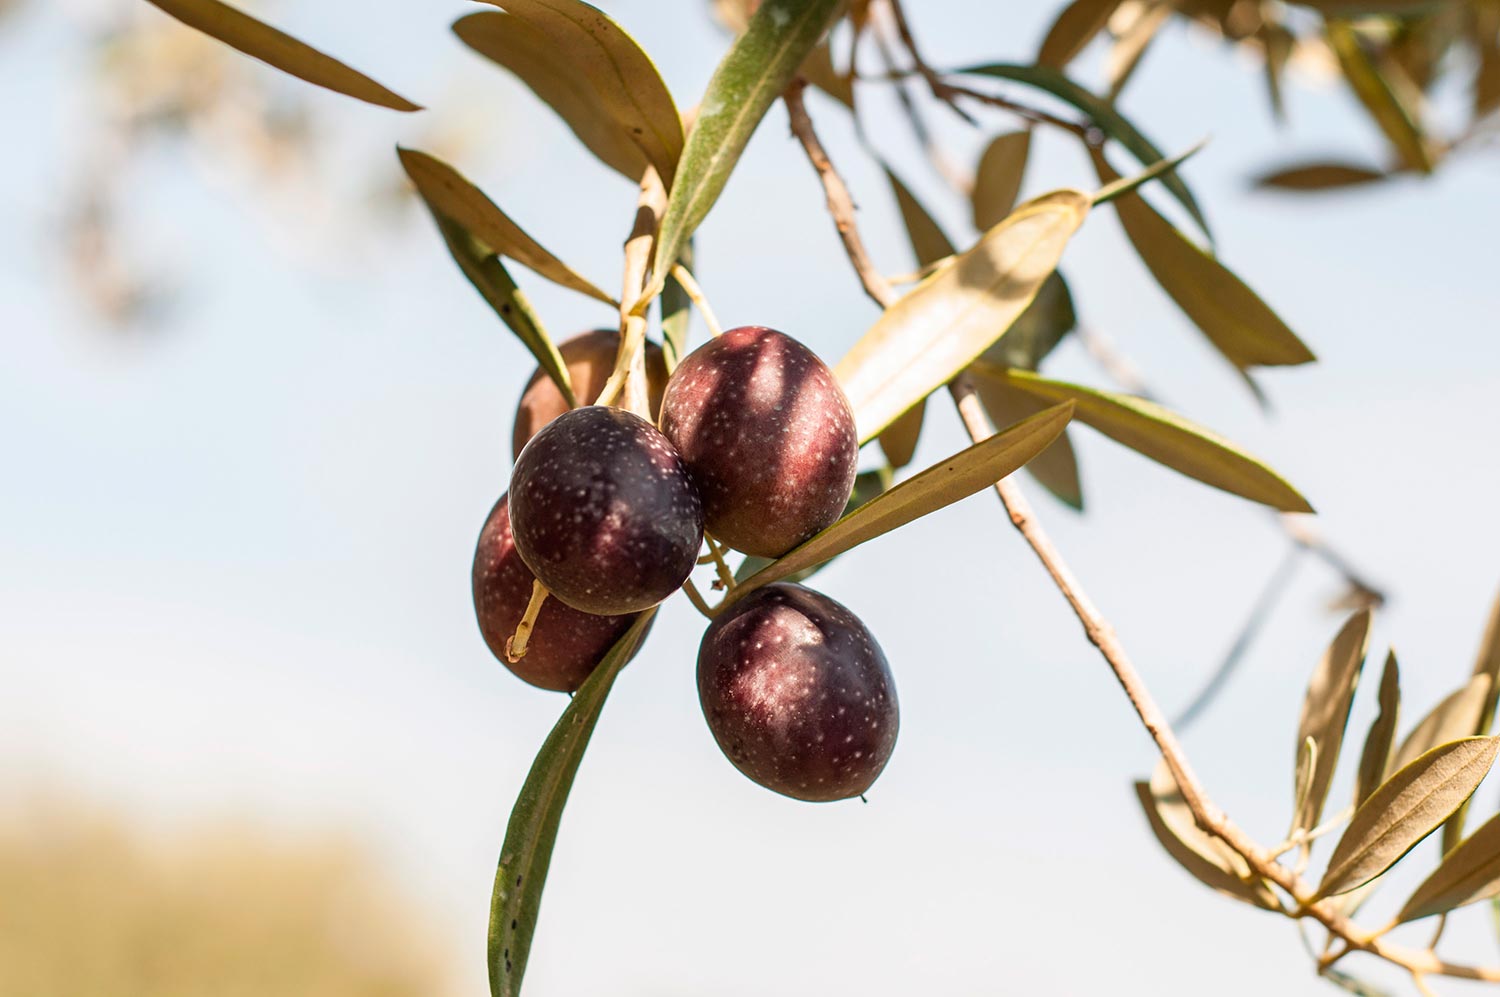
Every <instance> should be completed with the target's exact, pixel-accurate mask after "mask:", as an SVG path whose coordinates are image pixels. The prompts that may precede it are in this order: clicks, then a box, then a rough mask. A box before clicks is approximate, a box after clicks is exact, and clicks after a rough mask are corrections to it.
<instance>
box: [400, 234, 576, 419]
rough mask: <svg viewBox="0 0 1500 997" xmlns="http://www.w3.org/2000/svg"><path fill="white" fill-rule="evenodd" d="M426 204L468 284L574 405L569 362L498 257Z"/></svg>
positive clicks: (569, 402) (564, 396)
mask: <svg viewBox="0 0 1500 997" xmlns="http://www.w3.org/2000/svg"><path fill="white" fill-rule="evenodd" d="M428 207H429V209H430V210H431V211H432V217H433V220H434V221H436V222H437V226H438V231H439V232H440V233H442V236H443V242H444V243H446V244H447V246H448V252H449V253H451V254H452V255H453V261H454V262H455V263H457V264H458V268H459V269H460V270H462V271H463V273H464V276H465V277H467V278H469V283H471V284H473V285H474V289H475V290H477V291H478V292H479V293H480V295H481V296H482V297H483V298H484V300H485V301H486V302H488V303H489V306H490V307H491V308H493V309H494V310H495V314H496V315H499V316H500V320H501V321H502V322H504V323H505V324H506V325H507V326H509V327H510V331H511V332H514V333H515V334H516V338H518V339H520V340H521V343H522V345H524V346H525V347H526V349H527V350H529V351H531V355H532V356H533V357H534V358H535V359H536V362H537V366H539V367H541V369H542V370H544V371H546V372H547V376H548V377H550V378H551V379H552V383H553V384H555V385H557V390H558V391H560V392H562V396H563V398H565V399H566V400H567V402H568V404H569V405H577V404H578V399H577V397H576V396H575V395H574V394H573V383H572V380H571V378H570V377H569V376H568V365H567V364H566V363H565V362H564V361H563V358H562V354H561V353H559V352H558V350H557V346H556V345H555V344H554V343H553V342H552V337H551V336H549V335H547V330H546V329H544V328H542V322H541V319H539V318H537V315H536V313H535V312H534V311H532V309H531V303H530V302H529V301H527V300H526V296H525V295H524V294H522V293H521V289H520V288H518V287H517V286H516V282H515V281H514V280H512V279H511V276H510V274H509V273H508V272H507V271H506V269H505V265H504V264H502V263H501V262H500V258H499V257H498V256H496V255H495V254H494V253H492V252H490V250H489V247H487V246H485V245H484V244H483V243H481V242H480V241H479V240H477V239H475V238H474V236H473V235H471V234H470V233H469V231H468V229H466V228H464V227H463V226H462V225H460V224H458V223H457V222H455V221H453V220H452V219H451V218H446V217H444V216H443V214H442V213H441V212H439V211H438V210H437V209H435V208H432V206H431V205H429V206H428Z"/></svg>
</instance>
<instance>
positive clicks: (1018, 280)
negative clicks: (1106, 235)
mask: <svg viewBox="0 0 1500 997" xmlns="http://www.w3.org/2000/svg"><path fill="white" fill-rule="evenodd" d="M1088 210H1089V201H1088V195H1087V194H1084V193H1082V192H1081V191H1076V190H1060V191H1054V192H1053V193H1050V194H1044V195H1042V196H1041V197H1038V198H1036V199H1034V200H1031V201H1028V202H1027V203H1025V204H1023V205H1022V206H1021V207H1019V208H1017V209H1016V210H1015V212H1013V213H1012V214H1011V215H1010V217H1008V218H1007V219H1006V220H1005V221H1004V222H1002V223H1001V224H999V225H997V226H995V227H994V228H992V229H990V230H989V231H988V232H986V233H985V234H984V235H983V236H981V237H980V239H979V241H978V242H977V243H975V244H974V246H973V247H972V248H970V249H968V250H967V251H965V252H963V253H961V254H959V255H958V256H957V257H955V258H954V260H953V262H952V263H950V264H948V265H947V266H945V267H943V268H942V269H940V270H938V271H937V272H935V273H933V274H931V275H930V276H928V277H927V278H926V279H925V280H923V281H922V282H921V283H920V284H918V285H917V286H916V287H914V288H912V289H911V290H910V291H908V292H907V293H906V294H905V295H904V296H902V298H901V299H900V300H898V301H897V302H896V303H895V304H893V305H892V306H891V307H889V308H887V309H886V310H885V313H884V314H882V315H881V316H880V318H879V319H878V320H877V321H876V323H875V325H874V326H872V327H871V328H870V331H869V332H867V333H865V335H864V336H863V337H862V338H861V339H860V340H859V342H857V343H855V344H854V347H853V349H851V350H850V351H849V352H848V353H847V354H846V355H845V356H844V358H843V359H842V360H840V361H839V363H838V366H837V367H836V368H835V369H834V372H835V373H836V374H837V375H838V378H839V382H840V383H841V384H842V385H843V387H844V391H845V393H846V394H847V395H848V396H849V402H850V404H851V405H852V406H853V408H854V417H855V422H856V423H857V424H858V427H859V438H860V442H862V443H863V442H866V441H868V440H871V439H873V438H875V437H876V436H878V435H879V434H880V433H881V431H882V430H884V429H885V428H886V427H887V426H889V425H890V424H891V423H892V422H894V421H895V420H896V419H897V418H898V417H899V416H900V415H901V414H902V413H903V412H905V411H906V410H907V409H909V408H911V407H912V406H913V405H915V404H916V403H917V402H919V401H921V400H922V399H923V398H926V397H927V396H928V395H929V394H931V393H932V392H933V391H935V390H937V389H938V388H939V387H941V386H942V385H944V384H947V383H948V382H949V381H950V380H952V379H953V378H954V377H955V376H956V375H957V374H958V373H959V372H960V371H962V370H963V369H964V368H965V367H967V366H968V365H969V363H970V362H972V361H973V360H974V359H975V358H976V357H978V356H979V355H980V354H981V353H983V352H984V350H985V349H986V348H987V347H988V346H989V345H990V344H991V343H993V342H995V341H996V340H997V339H999V338H1000V337H1001V336H1002V335H1003V334H1004V333H1005V331H1006V330H1007V329H1008V328H1009V327H1010V325H1011V323H1012V322H1014V321H1015V320H1016V318H1017V317H1019V316H1020V315H1021V313H1022V312H1024V311H1025V310H1026V307H1027V306H1028V305H1029V304H1031V301H1032V299H1033V298H1034V297H1035V296H1036V294H1037V291H1038V289H1040V287H1041V286H1042V284H1043V282H1045V281H1046V279H1047V276H1048V275H1049V274H1050V273H1052V271H1053V269H1054V268H1056V266H1057V261H1058V259H1059V258H1060V257H1061V256H1062V251H1063V248H1064V247H1065V246H1066V245H1067V242H1068V239H1069V238H1070V237H1071V236H1072V235H1073V233H1074V232H1075V231H1077V229H1078V226H1079V225H1081V224H1082V223H1083V219H1084V217H1085V216H1086V215H1087V214H1088Z"/></svg>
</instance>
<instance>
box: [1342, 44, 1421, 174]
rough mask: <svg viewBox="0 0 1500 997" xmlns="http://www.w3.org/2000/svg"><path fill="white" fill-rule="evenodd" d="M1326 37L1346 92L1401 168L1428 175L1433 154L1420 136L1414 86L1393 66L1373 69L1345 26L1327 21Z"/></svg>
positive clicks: (1418, 107)
mask: <svg viewBox="0 0 1500 997" xmlns="http://www.w3.org/2000/svg"><path fill="white" fill-rule="evenodd" d="M1326 35H1327V38H1328V47H1329V48H1330V49H1332V50H1333V54H1334V55H1335V56H1337V57H1338V61H1339V68H1340V69H1341V70H1342V71H1343V73H1344V79H1345V80H1346V81H1347V82H1348V84H1349V89H1351V90H1353V91H1354V95H1355V96H1356V97H1358V98H1359V102H1360V103H1361V104H1363V105H1364V106H1365V110H1367V111H1369V112H1370V117H1371V119H1372V120H1374V122H1375V124H1376V125H1378V126H1379V128H1380V130H1381V131H1382V132H1384V133H1385V137H1386V138H1387V139H1388V140H1389V141H1390V143H1391V146H1392V147H1393V148H1394V149H1395V150H1396V153H1397V155H1398V156H1399V157H1400V159H1401V162H1402V163H1403V165H1405V166H1407V167H1409V168H1411V169H1415V170H1420V171H1422V172H1423V173H1430V172H1432V167H1433V164H1434V158H1435V150H1434V149H1433V147H1432V144H1431V143H1430V142H1429V141H1428V139H1427V137H1426V136H1424V135H1423V134H1422V126H1421V124H1420V101H1421V91H1420V90H1419V89H1418V88H1417V86H1416V84H1414V83H1413V82H1412V81H1411V80H1410V79H1409V78H1406V76H1405V73H1404V72H1403V71H1402V70H1401V68H1400V67H1399V66H1397V65H1395V64H1394V63H1391V62H1387V63H1386V64H1385V65H1382V66H1379V67H1377V66H1376V65H1375V63H1374V62H1373V61H1372V60H1371V58H1370V55H1369V53H1368V52H1366V51H1365V48H1364V45H1363V43H1362V42H1361V41H1360V40H1359V36H1358V35H1357V34H1355V31H1354V29H1353V28H1352V27H1350V26H1349V25H1348V24H1347V23H1345V22H1343V21H1329V22H1328V23H1327V28H1326Z"/></svg>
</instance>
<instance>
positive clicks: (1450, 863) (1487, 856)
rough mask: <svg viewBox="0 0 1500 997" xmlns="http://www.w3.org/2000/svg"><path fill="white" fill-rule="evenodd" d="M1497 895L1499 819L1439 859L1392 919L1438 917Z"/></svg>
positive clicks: (1499, 841)
mask: <svg viewBox="0 0 1500 997" xmlns="http://www.w3.org/2000/svg"><path fill="white" fill-rule="evenodd" d="M1497 895H1500V816H1495V817H1491V818H1490V819H1489V820H1487V821H1485V822H1484V823H1483V824H1481V825H1480V826H1479V830H1477V831H1475V832H1474V833H1473V834H1471V835H1469V837H1468V838H1466V839H1464V840H1463V841H1462V842H1460V843H1459V845H1458V847H1456V848H1454V849H1453V850H1452V851H1450V852H1449V853H1448V854H1447V855H1446V856H1444V857H1443V861H1442V863H1441V864H1439V865H1438V867H1437V868H1436V869H1434V870H1433V872H1432V875H1430V876H1428V877H1427V878H1426V879H1425V880H1423V882H1422V885H1421V886H1418V887H1417V889H1416V891H1415V892H1414V893H1412V895H1411V899H1409V900H1407V901H1406V903H1405V904H1403V905H1402V907H1401V912H1400V913H1399V914H1397V915H1396V920H1397V921H1398V922H1400V923H1405V922H1407V921H1415V920H1417V919H1419V918H1423V917H1429V916H1431V915H1433V914H1442V913H1445V912H1447V911H1450V910H1453V909H1454V908H1456V907H1462V906H1464V905H1465V904H1472V903H1476V902H1478V901H1480V900H1488V899H1489V898H1490V897H1493V896H1497Z"/></svg>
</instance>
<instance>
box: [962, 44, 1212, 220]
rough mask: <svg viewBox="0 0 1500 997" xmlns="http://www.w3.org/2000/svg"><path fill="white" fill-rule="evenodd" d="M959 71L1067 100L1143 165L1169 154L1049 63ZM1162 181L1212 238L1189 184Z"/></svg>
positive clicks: (1173, 178) (1170, 178)
mask: <svg viewBox="0 0 1500 997" xmlns="http://www.w3.org/2000/svg"><path fill="white" fill-rule="evenodd" d="M958 72H960V73H964V74H968V75H974V76H993V77H996V78H998V79H1004V80H1014V81H1015V82H1017V83H1023V84H1025V85H1026V86H1030V87H1035V88H1036V89H1038V90H1042V91H1044V92H1046V93H1049V94H1051V95H1052V96H1054V97H1056V98H1057V99H1059V100H1061V101H1063V102H1064V103H1067V104H1071V105H1072V106H1073V107H1075V108H1077V109H1078V110H1079V111H1082V112H1083V113H1084V115H1085V116H1087V117H1088V119H1089V120H1090V121H1091V122H1092V123H1093V124H1095V125H1097V126H1098V128H1099V130H1100V131H1102V132H1104V134H1105V135H1108V136H1109V137H1110V138H1112V139H1114V140H1115V141H1116V142H1119V143H1120V144H1121V145H1123V146H1124V147H1125V149H1126V150H1127V151H1128V152H1129V153H1130V154H1131V155H1132V156H1134V157H1135V158H1136V159H1137V160H1139V161H1140V164H1141V165H1142V166H1151V165H1152V164H1154V163H1159V162H1161V161H1162V160H1164V159H1166V158H1167V156H1166V154H1165V153H1163V152H1162V151H1161V150H1160V149H1158V148H1157V147H1156V145H1155V144H1154V143H1153V142H1151V140H1150V139H1148V138H1146V136H1145V135H1143V134H1141V132H1140V130H1139V129H1138V128H1136V127H1135V125H1133V124H1131V123H1130V122H1129V121H1127V120H1126V119H1125V117H1124V116H1123V115H1121V114H1120V112H1119V111H1117V110H1115V108H1114V106H1113V105H1112V104H1110V103H1109V102H1108V101H1106V100H1104V99H1103V98H1101V97H1097V96H1095V95H1094V94H1092V93H1089V91H1088V90H1086V89H1084V88H1083V87H1081V86H1079V85H1078V84H1077V83H1075V82H1073V81H1072V80H1071V79H1069V78H1068V77H1067V76H1066V75H1064V74H1063V73H1061V72H1059V71H1058V70H1056V69H1052V68H1051V67H1048V66H1018V65H1010V64H1006V63H990V64H988V65H983V66H970V67H967V68H965V69H960V70H958ZM1162 184H1163V185H1165V186H1166V188H1167V190H1168V191H1170V192H1171V194H1172V196H1173V197H1175V198H1176V199H1177V200H1178V202H1179V203H1181V204H1182V206H1183V207H1184V208H1186V209H1187V212H1188V214H1189V215H1191V216H1192V218H1193V221H1194V222H1195V223H1197V225H1198V228H1199V229H1201V230H1202V231H1203V234H1204V235H1205V236H1207V237H1208V239H1209V240H1210V241H1212V240H1213V236H1212V235H1211V234H1210V233H1209V231H1208V222H1207V220H1206V219H1204V217H1203V212H1202V210H1200V209H1199V207H1198V202H1197V200H1196V199H1195V198H1194V197H1193V193H1192V191H1190V190H1189V189H1188V186H1187V184H1186V183H1185V182H1184V181H1183V179H1182V178H1181V177H1179V176H1178V175H1177V174H1175V173H1169V174H1167V175H1166V176H1165V177H1163V178H1162Z"/></svg>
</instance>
